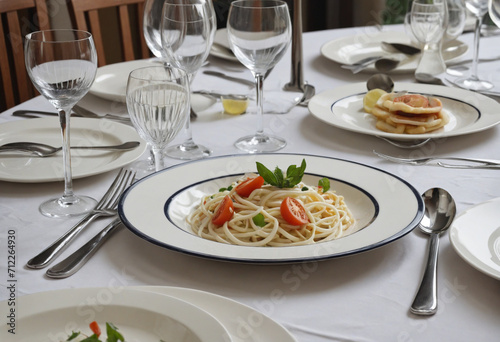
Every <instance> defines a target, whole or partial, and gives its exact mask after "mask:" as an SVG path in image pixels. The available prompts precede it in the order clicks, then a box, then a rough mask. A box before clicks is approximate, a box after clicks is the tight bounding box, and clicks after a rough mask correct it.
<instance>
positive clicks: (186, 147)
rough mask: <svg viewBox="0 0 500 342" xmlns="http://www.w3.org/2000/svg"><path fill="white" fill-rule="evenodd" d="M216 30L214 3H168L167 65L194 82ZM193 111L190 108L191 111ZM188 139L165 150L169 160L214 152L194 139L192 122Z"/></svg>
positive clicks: (165, 18)
mask: <svg viewBox="0 0 500 342" xmlns="http://www.w3.org/2000/svg"><path fill="white" fill-rule="evenodd" d="M215 30H216V19H215V10H214V8H213V4H212V1H211V0H166V1H165V3H164V5H163V12H162V21H161V42H162V49H163V53H164V55H165V59H166V62H168V63H170V64H172V65H174V66H176V67H178V68H181V69H184V70H185V71H186V73H187V74H188V77H189V80H190V83H192V81H193V79H194V77H195V75H196V73H197V72H198V70H199V69H200V68H201V66H202V65H203V63H204V62H205V60H206V59H207V57H208V54H209V52H210V48H211V47H212V43H213V41H214V36H215ZM190 110H191V108H190ZM186 133H187V135H188V137H187V139H186V140H185V141H184V142H183V143H182V144H179V145H174V146H171V147H169V148H167V149H166V154H167V155H168V156H169V157H172V158H176V159H199V158H203V157H207V156H209V155H210V154H211V153H212V152H211V151H210V150H209V149H208V148H207V147H205V146H203V145H199V144H196V143H195V142H194V140H193V136H192V129H191V122H190V118H189V116H188V118H187V120H186Z"/></svg>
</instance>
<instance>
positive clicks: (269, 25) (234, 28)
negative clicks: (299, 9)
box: [227, 0, 291, 153]
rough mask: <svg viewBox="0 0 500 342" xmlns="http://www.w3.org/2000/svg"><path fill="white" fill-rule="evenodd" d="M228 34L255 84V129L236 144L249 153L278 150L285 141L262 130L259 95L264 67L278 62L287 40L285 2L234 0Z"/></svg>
mask: <svg viewBox="0 0 500 342" xmlns="http://www.w3.org/2000/svg"><path fill="white" fill-rule="evenodd" d="M227 34H228V38H229V44H230V46H231V49H232V50H233V53H234V55H235V56H236V58H238V60H239V61H240V62H241V63H242V64H243V65H244V66H245V67H247V68H248V69H250V71H251V72H252V74H253V76H254V77H255V83H256V88H257V115H258V116H259V124H258V128H257V132H256V133H255V134H253V135H249V136H245V137H243V138H240V139H238V140H237V141H236V142H235V146H236V147H237V148H238V149H240V150H243V151H246V152H250V153H256V152H271V151H277V150H280V149H282V148H283V147H285V145H286V141H285V140H284V139H282V138H280V137H277V136H273V135H269V134H266V133H264V124H263V119H264V118H263V98H262V96H263V83H264V75H265V73H266V71H267V70H269V69H270V68H273V67H274V66H275V65H276V64H277V63H278V62H279V60H280V59H281V58H282V57H283V55H284V54H285V51H286V49H287V47H288V45H289V44H290V39H291V22H290V14H289V11H288V6H287V4H286V2H284V1H279V0H262V1H251V0H237V1H234V2H232V3H231V7H230V8H229V15H228V20H227Z"/></svg>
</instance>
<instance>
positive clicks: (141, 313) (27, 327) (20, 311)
mask: <svg viewBox="0 0 500 342" xmlns="http://www.w3.org/2000/svg"><path fill="white" fill-rule="evenodd" d="M0 308H1V309H2V312H4V313H5V316H7V313H10V312H11V311H10V310H11V308H9V301H8V300H7V301H4V302H1V303H0ZM14 315H15V324H14V326H15V327H17V328H16V330H15V335H11V334H10V333H9V332H8V329H6V324H5V323H9V322H8V318H6V317H3V321H4V322H5V323H4V324H3V328H2V330H1V331H0V340H1V341H10V338H11V337H8V335H10V336H15V338H16V339H15V340H16V342H28V341H39V342H45V341H46V342H49V341H66V339H67V338H68V336H69V335H71V333H72V331H80V332H82V333H84V334H86V335H89V336H90V335H91V334H92V333H91V331H90V328H89V323H91V322H92V321H96V322H97V323H98V324H99V326H100V327H101V330H102V335H101V339H102V340H105V336H106V328H105V326H106V325H105V323H106V322H109V323H113V324H114V325H115V326H116V327H117V328H118V332H120V333H121V334H122V335H123V336H124V338H125V340H126V341H160V340H163V341H186V342H212V341H230V337H229V333H228V332H227V330H226V329H225V328H224V326H223V325H222V324H221V323H220V322H219V321H218V320H217V319H215V318H214V317H213V316H212V315H210V314H209V313H207V312H206V311H204V310H202V309H200V308H198V307H197V306H195V305H193V304H190V303H188V302H186V301H183V300H180V299H177V298H174V297H172V296H167V295H164V294H159V293H155V292H149V291H139V290H134V289H126V288H111V287H110V288H87V289H85V288H82V289H64V290H55V291H48V292H40V293H35V294H31V295H25V296H21V297H18V298H17V300H16V306H15V314H14ZM7 327H8V324H7Z"/></svg>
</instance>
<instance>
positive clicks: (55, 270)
mask: <svg viewBox="0 0 500 342" xmlns="http://www.w3.org/2000/svg"><path fill="white" fill-rule="evenodd" d="M121 225H122V221H121V220H120V218H119V217H117V218H115V219H114V220H113V221H111V223H110V224H108V225H107V226H106V227H105V228H104V229H103V230H101V231H100V232H99V233H97V235H95V236H94V237H93V238H92V239H90V240H89V241H88V242H87V243H86V244H85V245H83V246H82V247H80V248H79V249H78V250H76V251H75V252H74V253H73V254H71V255H70V256H68V257H67V258H66V259H64V260H63V261H61V262H59V263H58V264H57V265H54V266H52V267H51V268H49V269H48V270H47V272H46V273H45V274H46V275H47V276H48V277H50V278H57V279H60V278H67V277H69V276H71V275H73V274H75V273H76V272H77V271H78V270H79V269H80V268H82V266H83V265H85V263H86V262H87V261H88V260H89V259H90V258H91V257H92V255H94V253H95V252H96V251H97V250H98V249H99V247H101V246H102V244H104V242H106V241H107V239H108V238H109V237H110V236H111V235H112V233H113V232H115V231H116V230H118V228H120V226H121Z"/></svg>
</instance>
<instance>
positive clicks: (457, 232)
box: [450, 198, 500, 280]
mask: <svg viewBox="0 0 500 342" xmlns="http://www.w3.org/2000/svg"><path fill="white" fill-rule="evenodd" d="M499 207H500V198H495V199H493V200H490V201H487V202H484V203H481V204H478V205H476V206H473V207H471V208H470V209H468V210H466V211H464V212H463V213H461V214H460V215H459V216H458V217H457V218H456V219H455V221H454V222H453V224H452V226H451V228H450V242H451V245H452V246H453V248H454V249H455V251H456V252H457V253H458V255H460V256H461V257H462V258H463V259H464V260H465V261H466V262H468V263H469V264H470V265H471V266H472V267H474V268H476V269H477V270H479V271H481V272H483V273H485V274H487V275H489V276H490V277H493V278H495V279H499V280H500V212H499V211H498V208H499Z"/></svg>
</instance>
